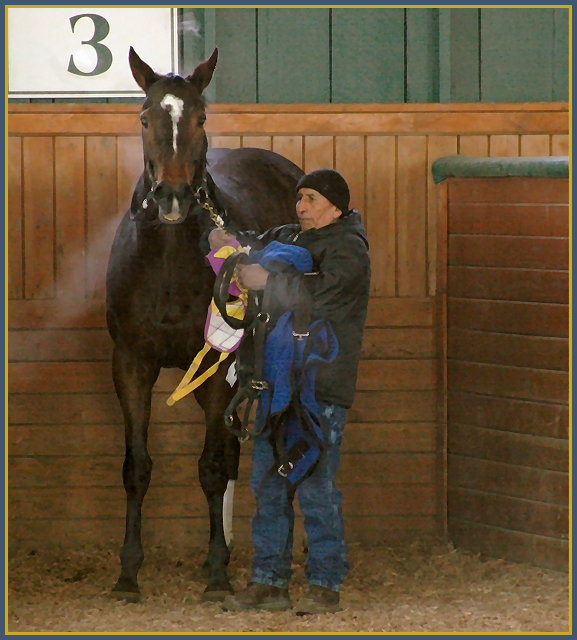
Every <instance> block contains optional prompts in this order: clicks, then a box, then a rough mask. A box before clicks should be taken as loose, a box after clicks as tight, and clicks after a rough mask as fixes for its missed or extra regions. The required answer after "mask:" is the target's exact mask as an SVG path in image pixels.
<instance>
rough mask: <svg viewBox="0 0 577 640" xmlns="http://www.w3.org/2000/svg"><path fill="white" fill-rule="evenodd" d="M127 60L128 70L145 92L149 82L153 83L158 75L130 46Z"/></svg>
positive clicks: (157, 78) (158, 77)
mask: <svg viewBox="0 0 577 640" xmlns="http://www.w3.org/2000/svg"><path fill="white" fill-rule="evenodd" d="M128 62H129V63H130V70H131V71H132V75H133V77H134V79H135V80H136V82H137V84H138V86H139V87H140V88H141V89H142V90H143V91H144V93H146V92H147V91H148V89H149V88H150V85H151V84H154V83H155V82H156V81H157V80H159V79H160V76H159V75H158V74H157V73H155V72H154V71H153V70H152V69H151V68H150V67H149V66H148V65H147V64H146V62H144V61H142V60H141V59H140V57H139V56H138V54H137V53H136V51H135V50H134V49H133V48H132V47H130V50H129V52H128Z"/></svg>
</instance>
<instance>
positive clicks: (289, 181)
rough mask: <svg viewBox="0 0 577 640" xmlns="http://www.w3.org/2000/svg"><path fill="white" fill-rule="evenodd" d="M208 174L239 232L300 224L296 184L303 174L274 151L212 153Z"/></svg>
mask: <svg viewBox="0 0 577 640" xmlns="http://www.w3.org/2000/svg"><path fill="white" fill-rule="evenodd" d="M207 160H208V170H209V172H210V175H211V177H212V179H213V180H214V182H215V184H216V186H217V188H218V196H219V199H220V200H221V201H222V204H223V206H224V207H225V209H226V210H227V212H228V214H229V215H230V217H231V218H232V219H233V220H234V222H235V223H236V225H237V226H238V227H239V228H244V229H255V230H257V231H264V230H265V229H268V228H271V227H274V226H277V225H279V224H285V223H288V222H297V217H296V212H295V197H296V184H297V182H298V180H299V178H300V177H301V176H302V175H303V171H302V169H301V168H300V167H298V166H297V165H296V164H295V163H294V162H292V161H291V160H289V159H288V158H285V157H284V156H281V155H280V154H278V153H275V152H274V151H269V150H267V149H258V148H252V147H247V148H242V149H210V150H209V151H208V154H207Z"/></svg>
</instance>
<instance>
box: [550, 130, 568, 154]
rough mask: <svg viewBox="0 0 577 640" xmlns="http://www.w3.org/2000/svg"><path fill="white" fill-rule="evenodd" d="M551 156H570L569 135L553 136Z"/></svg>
mask: <svg viewBox="0 0 577 640" xmlns="http://www.w3.org/2000/svg"><path fill="white" fill-rule="evenodd" d="M551 155H553V156H568V155H569V136H568V135H567V134H556V135H552V136H551Z"/></svg>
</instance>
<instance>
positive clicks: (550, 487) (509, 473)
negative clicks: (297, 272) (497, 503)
mask: <svg viewBox="0 0 577 640" xmlns="http://www.w3.org/2000/svg"><path fill="white" fill-rule="evenodd" d="M556 442H560V441H558V440H557V441H556ZM449 462H450V465H451V468H452V470H453V471H454V473H455V476H457V477H458V478H459V480H460V486H461V487H462V488H463V489H475V487H483V490H484V491H485V492H487V493H495V494H505V495H509V496H512V497H517V498H524V499H528V500H531V499H532V500H538V501H542V502H553V503H554V504H559V502H558V497H559V496H566V495H567V493H568V491H569V475H568V474H567V473H565V472H561V471H554V470H549V469H539V468H537V467H530V466H525V465H518V464H514V463H511V464H508V463H507V462H503V461H495V460H487V459H483V458H480V457H475V456H470V455H461V454H453V453H452V454H451V455H450V456H449Z"/></svg>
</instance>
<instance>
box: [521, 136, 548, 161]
mask: <svg viewBox="0 0 577 640" xmlns="http://www.w3.org/2000/svg"><path fill="white" fill-rule="evenodd" d="M520 139H521V144H520V149H519V155H521V156H550V155H551V150H550V149H551V136H548V135H546V134H542V135H534V136H520Z"/></svg>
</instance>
